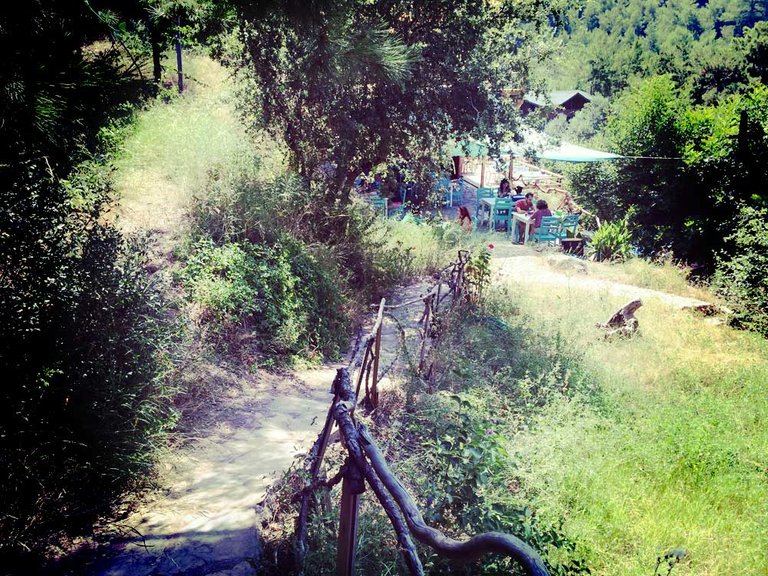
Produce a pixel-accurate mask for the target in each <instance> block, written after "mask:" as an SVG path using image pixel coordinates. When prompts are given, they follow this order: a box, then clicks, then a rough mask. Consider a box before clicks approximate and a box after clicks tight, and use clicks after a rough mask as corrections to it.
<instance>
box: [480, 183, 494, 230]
mask: <svg viewBox="0 0 768 576" xmlns="http://www.w3.org/2000/svg"><path fill="white" fill-rule="evenodd" d="M495 196H496V192H495V191H494V190H493V188H478V189H477V192H476V199H477V206H475V220H476V221H477V222H480V207H481V203H480V200H482V199H483V198H494V197H495Z"/></svg>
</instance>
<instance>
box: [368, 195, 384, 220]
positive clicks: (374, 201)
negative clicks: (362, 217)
mask: <svg viewBox="0 0 768 576" xmlns="http://www.w3.org/2000/svg"><path fill="white" fill-rule="evenodd" d="M368 202H370V204H371V206H373V207H374V209H376V211H377V212H378V211H381V212H382V216H384V218H386V217H387V199H386V198H382V197H381V196H374V197H373V198H371V199H370V200H368Z"/></svg>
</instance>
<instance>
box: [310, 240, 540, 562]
mask: <svg viewBox="0 0 768 576" xmlns="http://www.w3.org/2000/svg"><path fill="white" fill-rule="evenodd" d="M469 260H470V257H469V253H468V252H466V251H461V252H459V257H458V259H457V260H456V261H455V262H452V263H451V264H450V265H449V266H447V267H446V268H444V269H443V270H442V271H441V272H440V274H439V275H438V280H437V284H436V285H435V286H434V287H433V288H432V289H431V290H430V291H429V292H428V293H427V294H426V295H425V296H423V297H422V298H420V299H417V300H413V301H411V302H406V303H403V304H399V305H397V306H390V307H387V306H386V302H385V300H383V299H382V301H381V303H380V304H379V309H378V314H377V317H376V322H375V324H374V326H373V329H372V330H371V332H370V333H369V334H368V335H367V336H366V337H365V338H364V339H363V341H362V346H360V347H359V348H358V350H357V352H356V353H355V354H354V355H353V358H352V359H351V361H350V363H349V365H348V367H346V368H340V369H339V370H338V371H337V373H336V377H335V379H334V382H333V390H332V391H333V401H332V402H331V407H330V409H329V411H328V415H327V417H326V420H325V425H324V426H323V429H322V431H321V432H320V435H319V436H318V438H317V440H316V441H315V444H314V445H313V446H312V449H311V450H310V452H309V458H308V468H309V475H308V478H307V479H306V483H305V487H304V489H303V490H302V491H301V493H300V506H299V516H298V518H297V521H296V538H295V561H296V566H297V573H298V574H303V571H304V559H305V556H306V550H307V548H306V538H307V522H308V518H309V513H310V511H311V508H312V505H313V502H314V498H315V491H316V490H317V489H319V488H321V487H325V488H331V487H333V486H334V485H336V484H338V483H339V482H341V507H340V518H339V530H338V548H337V556H336V571H337V574H338V575H339V576H351V575H352V574H354V567H355V558H356V553H357V527H358V511H359V498H360V495H361V494H362V493H363V492H364V491H365V490H366V485H367V486H369V487H370V488H371V490H372V491H373V493H374V494H375V495H376V498H377V499H378V501H379V503H380V504H381V506H382V507H383V509H384V511H385V512H386V514H387V517H388V518H389V520H390V522H391V524H392V527H393V529H394V530H395V533H396V534H397V541H398V546H399V549H400V552H401V554H402V555H403V559H404V561H405V563H406V565H407V566H408V570H409V572H410V573H411V574H414V575H422V574H424V568H423V566H422V564H421V560H420V559H419V555H418V553H417V550H416V547H415V544H414V538H415V539H416V540H418V541H419V542H421V543H423V544H426V545H429V546H431V547H432V548H433V549H434V550H435V551H436V552H437V553H438V554H440V555H442V556H445V557H447V558H452V559H455V560H457V561H470V560H474V559H477V558H479V557H481V556H483V555H484V554H487V553H498V554H504V555H507V556H509V557H511V558H513V559H514V560H515V561H517V562H518V563H519V564H520V565H521V566H522V567H523V569H524V570H525V572H526V574H528V575H529V576H548V572H547V569H546V567H545V565H544V562H543V561H542V560H541V558H540V556H539V555H538V554H537V553H536V551H535V550H533V549H532V548H531V547H530V546H528V545H527V544H526V543H525V542H523V541H522V540H520V539H519V538H517V537H515V536H512V535H510V534H504V533H501V532H487V533H484V534H479V535H476V536H474V537H472V538H470V539H469V540H466V541H459V540H454V539H452V538H449V537H447V536H446V535H445V534H443V533H442V532H441V531H440V530H437V529H436V528H432V527H430V526H428V525H427V524H426V523H425V522H424V519H423V517H422V516H421V513H420V512H419V510H418V507H417V506H416V504H415V503H414V501H413V499H412V498H411V496H410V494H408V492H407V491H406V489H405V488H404V487H403V485H402V484H401V483H400V481H399V480H398V479H397V477H396V476H395V475H394V474H393V473H392V471H391V470H390V468H389V465H388V464H387V462H386V460H385V458H384V456H383V455H382V452H381V450H380V449H379V447H378V446H377V445H376V442H375V440H374V439H373V436H372V435H371V434H370V432H369V431H368V430H367V428H366V427H365V426H364V425H363V424H361V423H360V422H358V421H356V420H355V416H354V413H355V409H356V407H357V406H358V404H360V405H361V407H362V408H363V409H364V410H367V411H369V412H370V411H373V410H375V409H376V408H377V406H378V387H377V385H378V379H379V374H378V370H379V360H380V348H381V330H382V325H383V320H384V311H385V309H386V308H389V309H392V308H395V307H399V306H406V305H409V304H414V303H417V302H419V301H420V300H421V301H423V302H424V306H425V308H424V314H423V315H422V318H421V323H422V324H423V330H422V334H421V336H422V338H421V340H422V341H421V343H420V365H419V370H420V371H422V370H423V369H424V366H423V362H424V357H425V347H426V346H427V344H426V341H427V340H428V339H429V338H430V322H431V319H432V318H433V317H434V314H435V313H436V312H437V311H438V309H439V307H440V305H441V303H442V302H443V301H445V300H446V299H447V298H449V297H451V302H457V301H458V300H460V299H461V298H462V296H463V295H464V291H465V289H466V282H465V275H464V273H465V267H466V265H467V263H468V262H469ZM358 365H359V367H358V368H357V382H356V385H355V387H354V389H353V386H352V378H351V376H350V368H351V369H354V368H355V367H357V366H358ZM363 383H364V384H365V388H364V390H365V395H364V397H363V400H362V401H360V402H358V400H359V397H360V393H361V389H362V386H363ZM336 427H337V428H338V431H339V439H340V441H341V443H342V445H343V446H344V447H345V448H346V451H347V457H346V460H345V463H344V465H343V466H342V467H341V469H340V470H339V471H338V473H336V474H335V475H334V476H333V477H332V478H330V479H327V480H326V479H324V478H322V477H321V476H322V474H321V469H322V461H323V458H324V456H325V452H326V449H327V447H328V444H329V442H330V440H331V437H332V432H333V430H334V428H336Z"/></svg>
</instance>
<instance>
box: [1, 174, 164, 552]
mask: <svg viewBox="0 0 768 576" xmlns="http://www.w3.org/2000/svg"><path fill="white" fill-rule="evenodd" d="M109 190H110V174H109V171H108V170H106V169H105V168H104V166H103V165H102V164H101V163H99V162H89V163H86V164H82V165H80V166H79V167H78V168H77V170H75V171H74V172H73V176H72V177H71V178H70V180H68V181H67V182H65V183H64V184H63V185H62V184H60V183H58V182H51V179H50V178H49V175H48V173H47V170H46V169H45V167H44V166H41V165H37V164H30V165H29V166H28V174H27V177H26V178H24V179H21V180H19V181H17V182H16V183H15V184H14V185H13V187H12V188H11V189H10V190H9V191H6V192H5V193H4V194H2V200H1V201H0V202H1V204H0V230H2V231H3V232H2V234H0V254H2V264H0V301H1V302H2V306H0V363H1V369H2V373H3V375H4V376H3V377H4V382H5V384H4V386H3V387H2V392H0V394H1V396H2V398H1V400H0V405H1V407H0V411H2V415H1V416H0V500H2V501H3V503H4V504H3V515H2V517H1V518H0V535H1V536H2V540H3V544H2V545H0V548H2V551H3V553H8V554H10V553H12V552H14V551H18V550H20V549H26V550H30V549H32V550H34V549H36V545H37V544H38V538H40V537H41V536H44V535H45V534H46V533H48V532H50V531H52V530H64V529H67V528H72V527H73V526H78V525H80V524H82V523H84V524H87V523H88V522H89V521H91V520H92V519H93V518H94V515H95V514H97V513H99V512H103V511H104V508H105V506H106V505H108V504H109V502H110V499H111V498H112V497H114V496H115V495H116V494H117V493H119V491H120V490H121V489H124V488H125V487H126V486H127V485H129V484H133V483H137V482H138V483H141V482H142V481H145V480H148V479H149V476H150V471H151V460H152V454H153V448H154V447H155V445H156V443H157V442H158V441H159V438H160V437H161V436H162V434H163V432H164V431H165V430H166V429H167V428H168V427H169V426H172V425H173V423H174V419H175V413H174V410H173V407H172V404H171V396H172V390H170V389H169V388H168V386H167V384H166V382H165V380H164V378H163V376H164V372H165V370H166V368H167V361H166V360H165V359H164V356H163V353H162V350H163V349H164V344H165V342H166V340H167V338H168V337H169V332H168V331H167V329H166V327H165V326H164V323H163V322H162V321H161V320H160V317H161V307H162V303H161V300H160V297H159V295H158V293H157V291H156V289H155V288H154V287H153V286H152V284H151V282H150V281H149V280H148V278H147V276H146V273H145V272H144V269H143V261H144V257H143V250H142V248H141V246H139V245H138V244H136V243H134V242H129V241H127V240H125V239H124V238H123V237H122V236H121V234H120V233H119V232H118V231H117V230H115V229H114V228H112V227H111V226H109V225H107V224H105V223H104V222H103V219H101V213H102V207H103V205H104V202H105V201H106V200H107V198H108V194H109Z"/></svg>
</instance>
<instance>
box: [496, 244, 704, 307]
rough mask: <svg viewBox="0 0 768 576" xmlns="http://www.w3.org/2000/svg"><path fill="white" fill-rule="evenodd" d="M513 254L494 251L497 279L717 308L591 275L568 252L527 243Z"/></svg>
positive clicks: (694, 300)
mask: <svg viewBox="0 0 768 576" xmlns="http://www.w3.org/2000/svg"><path fill="white" fill-rule="evenodd" d="M512 248H514V249H516V250H515V251H514V253H513V254H509V253H508V255H499V256H496V255H494V258H493V259H492V260H491V269H492V271H493V272H494V274H495V280H496V281H497V282H517V283H522V284H531V285H536V286H570V287H573V288H580V289H583V290H589V291H593V292H606V293H609V294H612V295H615V296H626V297H627V298H632V299H635V298H641V299H656V300H660V301H661V302H663V303H665V304H667V305H669V306H671V307H673V308H679V309H684V310H685V309H690V310H697V311H701V312H710V311H713V310H714V305H713V304H712V303H711V302H707V301H704V300H700V299H698V298H692V297H688V296H680V295H677V294H670V293H668V292H661V291H659V290H652V289H650V288H641V287H639V286H632V285H631V284H624V283H622V282H615V281H612V280H606V279H603V278H595V277H592V276H590V275H589V272H588V270H589V268H588V263H586V262H584V261H582V260H579V259H576V258H573V257H570V256H565V255H557V254H549V255H542V254H539V253H537V252H536V251H535V250H534V249H532V248H530V247H527V246H513V247H512Z"/></svg>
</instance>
